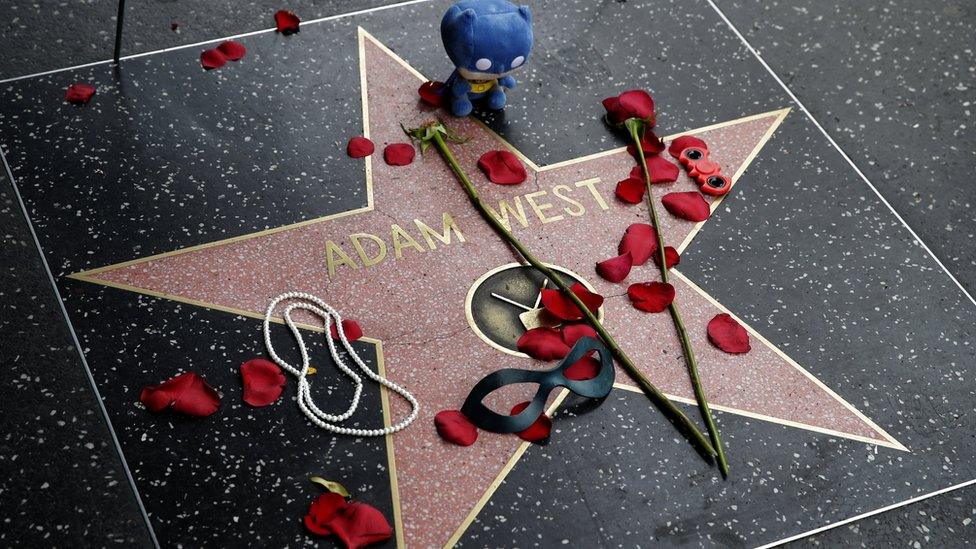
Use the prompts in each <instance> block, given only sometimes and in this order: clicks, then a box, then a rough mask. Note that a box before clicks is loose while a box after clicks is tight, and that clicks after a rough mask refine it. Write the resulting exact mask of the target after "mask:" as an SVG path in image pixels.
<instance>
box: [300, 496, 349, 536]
mask: <svg viewBox="0 0 976 549" xmlns="http://www.w3.org/2000/svg"><path fill="white" fill-rule="evenodd" d="M347 505H349V504H348V503H346V498H344V497H342V496H341V495H340V494H337V493H335V492H326V493H324V494H322V495H320V496H319V497H317V498H315V500H314V501H312V504H311V505H309V506H308V513H306V514H305V528H308V531H309V532H312V533H313V534H318V535H320V536H328V535H331V534H332V529H331V528H330V527H329V523H330V522H332V519H334V518H335V517H336V515H337V514H338V513H339V510H341V509H344V508H345V507H346V506H347Z"/></svg>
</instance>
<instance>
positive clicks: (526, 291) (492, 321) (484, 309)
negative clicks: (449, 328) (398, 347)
mask: <svg viewBox="0 0 976 549" xmlns="http://www.w3.org/2000/svg"><path fill="white" fill-rule="evenodd" d="M550 267H551V268H552V269H553V270H554V271H556V272H557V273H558V274H559V275H561V276H560V277H561V278H562V280H563V282H565V283H566V284H568V285H570V286H572V285H573V284H575V283H577V282H578V283H580V284H582V285H583V286H585V287H586V288H587V289H588V290H590V291H591V292H592V291H595V290H594V289H593V286H591V285H590V283H589V282H587V281H586V280H585V279H583V277H581V276H580V275H578V274H576V273H574V272H572V271H570V270H569V269H565V268H563V267H558V266H555V265H550ZM552 287H554V285H553V284H552V282H551V281H549V280H546V277H545V276H544V275H543V274H542V273H540V272H539V271H537V270H536V269H535V268H534V267H532V266H529V265H520V264H518V263H509V264H507V265H502V266H500V267H496V268H494V269H492V270H490V271H488V272H487V273H485V274H483V275H481V277H479V278H478V280H475V281H474V284H472V285H471V289H469V290H468V296H467V299H465V302H464V309H465V313H466V314H467V317H468V324H469V325H470V326H471V329H472V330H474V333H476V334H478V337H480V338H481V339H482V340H484V342H485V343H487V344H488V345H491V346H492V347H494V348H496V349H498V350H499V351H502V352H505V353H508V354H511V355H515V356H521V357H526V358H528V355H526V354H525V353H521V352H519V351H518V348H517V347H516V346H515V344H516V342H517V341H518V339H519V337H521V336H522V334H523V333H525V331H526V330H528V329H530V328H535V327H538V326H556V325H558V322H559V321H558V319H555V318H553V317H552V316H550V315H549V314H547V313H546V312H545V310H544V309H543V308H542V305H541V303H540V301H539V300H540V298H541V296H542V289H543V288H552ZM597 317H598V318H600V320H601V321H602V320H603V308H600V310H599V311H598V312H597Z"/></svg>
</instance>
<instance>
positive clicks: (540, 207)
mask: <svg viewBox="0 0 976 549" xmlns="http://www.w3.org/2000/svg"><path fill="white" fill-rule="evenodd" d="M547 194H549V193H548V192H546V191H536V192H534V193H529V194H527V195H525V201H526V202H528V203H529V206H532V210H533V211H534V212H535V215H537V216H539V221H541V222H543V223H552V222H553V221H559V220H561V219H565V218H564V217H563V216H561V215H556V216H553V217H546V214H545V213H543V212H545V211H546V210H549V209H552V204H550V203H548V202H544V203H542V204H539V203H537V202H536V201H535V199H536V198H538V197H540V196H545V195H547Z"/></svg>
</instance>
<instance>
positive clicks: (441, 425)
mask: <svg viewBox="0 0 976 549" xmlns="http://www.w3.org/2000/svg"><path fill="white" fill-rule="evenodd" d="M434 426H435V427H437V434H438V435H440V436H441V438H442V439H444V440H446V441H448V442H450V443H452V444H457V445H458V446H471V445H472V444H474V441H476V440H478V428H477V427H475V426H474V424H473V423H471V422H470V421H469V420H468V418H466V417H464V414H462V413H461V412H459V411H457V410H444V411H442V412H438V413H437V415H436V416H434Z"/></svg>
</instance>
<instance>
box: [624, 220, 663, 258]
mask: <svg viewBox="0 0 976 549" xmlns="http://www.w3.org/2000/svg"><path fill="white" fill-rule="evenodd" d="M617 251H618V252H620V253H621V254H625V253H629V254H630V258H631V260H632V261H633V263H634V265H643V264H644V263H647V260H648V258H650V257H651V255H652V254H654V252H656V251H657V233H656V232H654V227H651V226H650V225H648V224H647V223H634V224H633V225H631V226H630V227H627V231H626V232H625V233H624V237H623V238H621V239H620V245H619V246H617Z"/></svg>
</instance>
